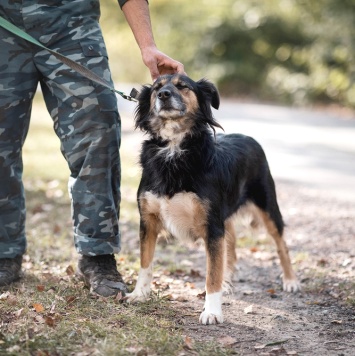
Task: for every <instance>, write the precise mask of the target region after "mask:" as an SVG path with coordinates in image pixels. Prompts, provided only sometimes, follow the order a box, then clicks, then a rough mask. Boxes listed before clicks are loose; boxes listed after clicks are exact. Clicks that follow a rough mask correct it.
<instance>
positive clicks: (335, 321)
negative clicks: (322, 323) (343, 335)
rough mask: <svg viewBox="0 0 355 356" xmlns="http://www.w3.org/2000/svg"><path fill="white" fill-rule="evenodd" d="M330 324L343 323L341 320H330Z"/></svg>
mask: <svg viewBox="0 0 355 356" xmlns="http://www.w3.org/2000/svg"><path fill="white" fill-rule="evenodd" d="M331 323H332V324H343V321H342V320H332V321H331Z"/></svg>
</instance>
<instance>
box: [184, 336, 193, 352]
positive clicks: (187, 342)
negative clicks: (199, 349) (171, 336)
mask: <svg viewBox="0 0 355 356" xmlns="http://www.w3.org/2000/svg"><path fill="white" fill-rule="evenodd" d="M184 343H185V344H184V349H187V350H193V348H194V340H193V339H192V338H191V337H190V336H185V339H184Z"/></svg>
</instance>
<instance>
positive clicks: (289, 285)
mask: <svg viewBox="0 0 355 356" xmlns="http://www.w3.org/2000/svg"><path fill="white" fill-rule="evenodd" d="M283 290H284V291H285V292H290V293H295V292H298V291H300V290H301V285H300V283H299V282H298V280H297V278H294V279H286V278H284V279H283Z"/></svg>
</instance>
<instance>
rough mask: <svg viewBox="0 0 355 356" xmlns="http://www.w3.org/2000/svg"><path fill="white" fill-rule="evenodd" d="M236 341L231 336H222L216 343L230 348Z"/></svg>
mask: <svg viewBox="0 0 355 356" xmlns="http://www.w3.org/2000/svg"><path fill="white" fill-rule="evenodd" d="M237 341H238V340H237V339H235V338H234V337H231V336H224V337H221V338H220V339H218V342H219V343H220V344H222V345H223V346H231V345H234V344H235V343H236V342H237Z"/></svg>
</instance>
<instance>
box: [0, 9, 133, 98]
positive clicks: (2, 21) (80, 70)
mask: <svg viewBox="0 0 355 356" xmlns="http://www.w3.org/2000/svg"><path fill="white" fill-rule="evenodd" d="M0 26H1V27H3V28H4V29H5V30H8V31H10V32H12V33H13V34H15V35H16V36H18V37H21V38H23V39H24V40H26V41H28V42H31V43H33V44H34V45H36V46H38V47H41V48H43V49H45V50H47V51H48V52H50V53H51V54H53V56H54V57H56V58H57V59H59V60H60V61H61V62H63V63H64V64H66V65H67V66H68V67H70V68H71V69H73V70H75V71H76V72H78V73H80V74H81V75H83V76H84V77H86V78H88V79H90V80H92V81H94V82H95V83H98V84H101V85H103V86H104V87H106V88H108V89H110V90H111V91H113V92H115V93H117V94H119V95H121V96H122V98H124V99H126V100H129V101H137V99H135V97H136V96H137V94H138V92H137V90H136V89H134V88H133V89H132V91H131V93H130V95H127V94H125V93H123V92H122V91H119V90H116V89H115V88H114V87H112V86H111V85H110V84H109V83H108V82H107V81H106V80H104V79H102V78H101V77H99V76H98V75H97V74H96V73H94V72H93V71H91V70H90V69H88V68H86V67H84V66H83V65H81V64H79V63H76V62H75V61H73V60H71V59H69V58H68V57H66V56H63V55H62V54H60V53H58V52H56V51H53V50H52V49H49V48H47V47H46V46H44V45H43V44H42V43H40V42H39V41H37V40H36V39H35V38H33V37H32V36H30V35H29V34H28V33H26V32H25V31H22V30H21V29H19V28H18V27H17V26H15V25H13V24H12V23H11V22H9V21H7V20H5V19H4V18H3V17H1V16H0Z"/></svg>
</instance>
